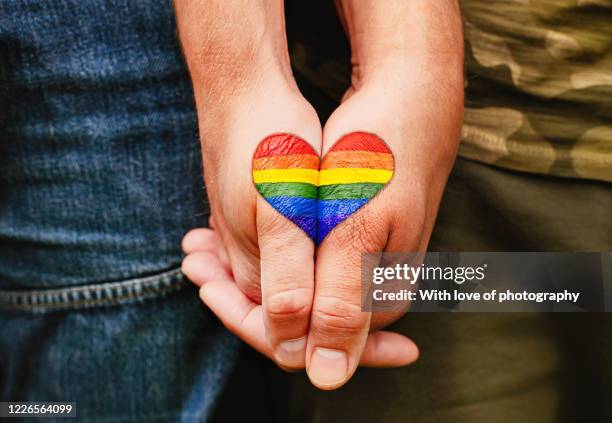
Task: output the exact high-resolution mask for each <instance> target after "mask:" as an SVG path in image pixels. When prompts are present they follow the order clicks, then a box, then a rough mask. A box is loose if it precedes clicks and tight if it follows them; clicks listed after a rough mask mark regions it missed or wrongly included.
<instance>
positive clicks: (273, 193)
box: [255, 182, 317, 198]
mask: <svg viewBox="0 0 612 423" xmlns="http://www.w3.org/2000/svg"><path fill="white" fill-rule="evenodd" d="M255 186H256V187H257V191H259V192H260V193H261V195H263V196H264V197H266V198H269V197H301V198H317V187H316V186H315V185H312V184H307V183H304V182H276V183H266V184H255Z"/></svg>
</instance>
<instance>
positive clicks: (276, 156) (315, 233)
mask: <svg viewBox="0 0 612 423" xmlns="http://www.w3.org/2000/svg"><path fill="white" fill-rule="evenodd" d="M393 168H394V162H393V155H392V154H391V150H389V147H387V145H386V144H385V143H384V142H383V141H382V140H381V139H380V138H378V137H377V136H376V135H373V134H369V133H365V132H353V133H351V134H348V135H345V136H344V137H342V138H341V139H340V140H339V141H338V142H337V143H336V144H334V146H333V147H332V148H331V150H329V152H328V153H327V155H325V157H324V158H323V161H322V162H320V160H319V156H318V155H317V153H316V152H315V151H314V149H313V148H312V147H311V146H310V145H309V144H308V143H307V142H306V141H304V140H303V139H301V138H299V137H297V136H295V135H291V134H275V135H271V136H269V137H267V138H265V139H264V140H263V141H262V142H261V143H259V145H258V146H257V149H256V150H255V154H254V156H253V182H255V187H256V188H257V191H259V193H260V194H261V195H262V196H263V197H264V198H265V199H266V201H267V202H268V203H270V204H271V205H272V207H274V208H275V209H276V210H277V211H278V212H279V213H280V214H282V215H283V216H285V217H286V218H287V219H289V220H291V221H292V222H293V223H295V224H296V225H297V226H299V227H300V228H301V229H302V230H303V231H304V232H306V234H308V236H309V237H310V238H311V239H312V240H313V241H315V243H316V244H317V245H319V244H321V242H323V240H324V239H325V237H326V236H327V235H328V234H329V233H330V232H331V231H332V229H334V228H335V227H336V226H338V225H339V224H340V223H342V222H343V221H344V220H346V219H347V218H348V217H350V216H351V215H352V214H353V213H355V212H356V211H357V210H359V209H360V208H361V207H363V206H364V205H365V204H367V203H368V201H370V200H371V199H372V198H374V196H375V195H376V194H377V193H378V192H379V191H380V190H381V189H382V188H383V187H384V186H385V185H386V184H387V183H388V182H389V181H390V180H391V178H392V177H393Z"/></svg>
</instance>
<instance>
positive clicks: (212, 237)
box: [182, 228, 229, 268]
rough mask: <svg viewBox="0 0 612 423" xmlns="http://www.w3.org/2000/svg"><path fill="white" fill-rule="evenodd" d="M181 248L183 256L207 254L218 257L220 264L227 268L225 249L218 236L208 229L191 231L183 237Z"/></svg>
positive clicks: (227, 261)
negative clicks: (195, 253) (196, 253)
mask: <svg viewBox="0 0 612 423" xmlns="http://www.w3.org/2000/svg"><path fill="white" fill-rule="evenodd" d="M182 248H183V251H184V252H185V254H190V253H194V252H198V251H199V252H209V253H213V254H215V255H216V256H217V257H219V260H220V261H221V264H222V265H223V266H224V267H225V268H229V258H228V254H227V249H226V248H225V245H224V244H223V241H222V240H221V237H220V236H219V234H218V233H217V232H216V231H214V230H212V229H208V228H197V229H193V230H191V231H189V232H187V234H186V235H185V236H184V237H183V241H182Z"/></svg>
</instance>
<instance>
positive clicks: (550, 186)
mask: <svg viewBox="0 0 612 423" xmlns="http://www.w3.org/2000/svg"><path fill="white" fill-rule="evenodd" d="M610 210H612V185H610V184H608V183H604V182H593V181H586V180H574V179H561V178H555V177H548V176H541V175H531V174H524V173H517V172H513V171H507V170H502V169H498V168H494V167H491V166H488V165H484V164H480V163H476V162H472V161H469V160H466V159H458V162H457V164H456V166H455V169H454V171H453V173H452V176H451V178H450V181H449V184H448V187H447V189H446V192H445V196H444V199H443V203H442V206H441V209H440V214H439V218H438V222H437V226H436V229H435V232H434V235H433V237H432V240H431V244H430V250H432V251H453V250H455V251H457V250H461V251H470V250H472V251H555V250H557V251H579V250H584V251H608V250H611V249H612V219H610ZM611 324H612V315H608V314H584V315H577V314H572V315H570V314H526V313H515V314H510V313H509V314H417V313H415V314H407V315H406V316H405V317H404V318H403V319H401V320H400V321H399V322H398V323H397V324H396V325H395V326H394V329H395V330H398V331H401V332H403V333H405V334H406V335H409V336H410V337H412V339H414V340H415V341H416V343H417V344H418V345H419V347H420V349H421V357H420V359H419V361H418V362H417V363H416V364H415V365H413V366H409V367H406V368H402V369H391V370H373V369H360V370H359V371H358V373H357V374H356V375H355V377H354V378H353V379H352V380H351V381H350V382H349V383H348V385H346V386H345V387H344V388H342V389H340V390H339V391H335V392H321V391H317V390H316V389H314V388H312V387H311V386H310V385H309V384H308V382H307V381H306V378H305V377H304V375H302V374H298V375H295V376H292V379H291V388H292V389H291V390H290V394H289V396H290V398H289V414H290V416H289V417H288V418H287V419H286V421H291V422H344V421H346V422H374V421H375V422H404V421H405V422H411V423H421V422H538V423H546V422H566V421H576V422H585V421H588V422H596V421H612V408H611V407H612V406H611V404H610V402H609V401H608V399H609V398H610V394H611V393H612V392H609V391H608V390H609V389H611V388H612V354H610V353H609V352H608V351H612V329H610V327H611V326H610V325H611Z"/></svg>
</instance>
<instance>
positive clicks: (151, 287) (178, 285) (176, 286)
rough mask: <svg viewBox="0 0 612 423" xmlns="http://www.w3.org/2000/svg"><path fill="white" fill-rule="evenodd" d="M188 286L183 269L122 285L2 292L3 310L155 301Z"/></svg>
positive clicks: (1, 302) (130, 281)
mask: <svg viewBox="0 0 612 423" xmlns="http://www.w3.org/2000/svg"><path fill="white" fill-rule="evenodd" d="M187 285H188V281H187V279H186V278H185V276H184V275H183V274H182V273H181V271H180V269H172V270H170V271H166V272H164V273H160V274H157V275H153V276H147V277H142V278H136V279H130V280H126V281H119V282H106V283H99V284H92V285H80V286H71V287H64V288H56V289H45V290H35V291H26V290H22V291H6V290H0V310H29V311H34V312H45V311H54V310H60V309H79V308H89V307H96V306H105V305H117V304H125V303H130V302H134V301H139V300H143V299H148V298H156V297H160V296H164V295H167V294H170V293H172V292H175V291H179V290H181V289H183V288H184V287H186V286H187Z"/></svg>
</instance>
